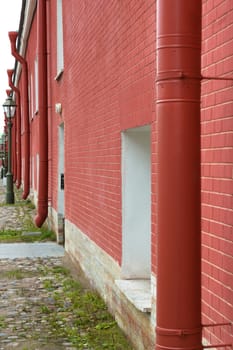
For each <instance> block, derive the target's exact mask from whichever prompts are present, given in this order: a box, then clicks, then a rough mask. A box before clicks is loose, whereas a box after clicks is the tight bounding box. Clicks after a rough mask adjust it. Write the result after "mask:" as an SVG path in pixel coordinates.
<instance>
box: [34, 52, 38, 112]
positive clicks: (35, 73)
mask: <svg viewBox="0 0 233 350" xmlns="http://www.w3.org/2000/svg"><path fill="white" fill-rule="evenodd" d="M34 70H35V71H34V77H35V78H34V84H35V85H34V91H35V106H34V113H35V114H36V113H37V112H38V109H39V102H38V59H37V57H36V59H35V67H34Z"/></svg>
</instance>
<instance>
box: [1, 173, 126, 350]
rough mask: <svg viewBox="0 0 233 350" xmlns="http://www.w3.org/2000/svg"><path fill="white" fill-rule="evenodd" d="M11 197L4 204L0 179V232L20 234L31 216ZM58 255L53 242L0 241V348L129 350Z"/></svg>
mask: <svg viewBox="0 0 233 350" xmlns="http://www.w3.org/2000/svg"><path fill="white" fill-rule="evenodd" d="M16 199H17V200H16V203H15V205H5V204H4V202H5V187H4V186H3V183H2V180H1V179H0V231H3V232H4V231H5V230H13V231H14V230H17V229H18V230H22V228H23V221H25V216H27V215H28V216H30V217H32V215H33V216H34V212H33V209H32V207H31V206H28V205H21V203H20V201H21V200H20V199H19V193H17V198H16ZM30 244H31V245H30ZM52 245H53V246H52ZM25 246H26V248H25ZM46 247H47V248H46ZM46 249H47V250H46ZM45 251H48V254H47V253H46V254H47V255H46V256H45ZM63 252H64V250H63V248H62V247H61V246H58V245H57V244H56V243H54V242H46V243H39V242H36V243H0V350H9V349H17V350H74V349H81V350H102V349H107V350H131V349H132V348H131V346H130V345H129V344H128V342H127V340H126V338H125V337H124V335H123V334H122V332H121V331H120V330H119V327H118V326H117V325H116V322H115V321H114V319H113V318H112V316H111V315H110V314H109V313H108V310H107V308H106V305H105V304H104V302H103V301H102V300H101V299H100V298H99V296H98V295H97V294H96V293H95V292H93V291H92V290H91V289H90V288H89V285H88V284H87V283H86V280H85V278H84V277H83V276H82V273H81V271H79V270H77V267H76V268H75V273H74V270H73V267H72V264H71V265H70V261H69V259H67V257H64V254H63ZM66 267H67V268H66ZM73 276H75V278H74V277H73ZM76 278H78V281H77V280H76Z"/></svg>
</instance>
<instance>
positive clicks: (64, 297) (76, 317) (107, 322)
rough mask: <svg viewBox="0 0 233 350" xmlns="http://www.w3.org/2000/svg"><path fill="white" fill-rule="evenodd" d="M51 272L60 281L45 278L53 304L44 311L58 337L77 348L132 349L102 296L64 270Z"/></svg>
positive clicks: (48, 272)
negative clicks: (85, 286)
mask: <svg viewBox="0 0 233 350" xmlns="http://www.w3.org/2000/svg"><path fill="white" fill-rule="evenodd" d="M50 273H52V274H53V275H55V276H56V279H49V278H48V279H45V280H44V287H45V288H46V289H47V291H48V293H49V298H50V300H52V301H53V302H52V305H44V304H43V305H41V309H40V310H41V312H42V313H43V317H46V321H47V325H48V327H49V328H50V330H52V331H53V333H56V335H57V337H58V338H62V339H66V340H67V341H68V342H70V343H71V344H72V346H74V347H75V348H76V349H95V350H102V349H108V350H123V349H124V350H132V347H131V346H130V344H129V343H128V341H127V339H126V337H125V336H124V334H123V333H122V331H121V330H120V328H119V327H118V325H117V323H116V321H115V320H114V318H113V317H112V315H111V314H110V313H109V311H108V309H107V307H106V305H105V303H104V301H103V300H102V298H101V297H100V296H99V295H98V293H96V292H95V291H93V290H90V289H85V288H83V287H82V285H81V284H80V283H79V282H78V281H76V280H74V279H73V278H72V277H71V275H70V273H69V272H68V271H67V270H66V269H64V268H63V267H53V268H51V269H49V270H48V269H47V270H46V274H47V276H49V275H50ZM58 286H60V287H59V288H58ZM61 290H62V292H61Z"/></svg>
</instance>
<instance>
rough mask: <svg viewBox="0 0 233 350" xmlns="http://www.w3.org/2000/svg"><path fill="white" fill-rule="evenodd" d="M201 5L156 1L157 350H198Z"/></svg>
mask: <svg viewBox="0 0 233 350" xmlns="http://www.w3.org/2000/svg"><path fill="white" fill-rule="evenodd" d="M201 2H202V1H201V0H195V1H194V0H177V1H174V0H157V19H156V24H157V29H156V45H157V47H156V51H157V76H156V99H157V100H156V115H157V118H158V119H157V121H158V203H157V205H158V265H157V268H158V270H157V272H158V281H157V282H158V285H157V328H156V333H157V336H156V349H157V350H165V349H166V350H173V349H174V350H198V349H202V343H201V338H202V329H201V229H200V76H201V72H200V61H201Z"/></svg>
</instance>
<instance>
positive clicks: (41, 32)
mask: <svg viewBox="0 0 233 350" xmlns="http://www.w3.org/2000/svg"><path fill="white" fill-rule="evenodd" d="M46 28H47V21H46V0H38V1H37V45H38V52H37V54H38V94H39V96H38V101H39V106H38V107H39V110H38V115H39V188H38V208H37V209H38V213H37V216H36V217H35V224H36V225H37V226H38V227H40V226H41V225H42V224H43V223H44V221H45V219H46V218H47V215H48V116H47V111H48V98H47V92H48V91H47V40H46Z"/></svg>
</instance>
